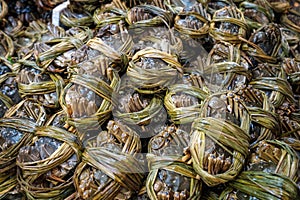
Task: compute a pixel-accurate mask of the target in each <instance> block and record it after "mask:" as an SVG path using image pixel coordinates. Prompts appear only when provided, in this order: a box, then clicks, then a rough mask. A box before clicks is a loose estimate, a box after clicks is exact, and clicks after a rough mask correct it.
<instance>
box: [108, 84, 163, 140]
mask: <svg viewBox="0 0 300 200" xmlns="http://www.w3.org/2000/svg"><path fill="white" fill-rule="evenodd" d="M123 81H124V80H122V82H121V83H120V85H122V86H121V88H120V89H119V90H118V91H116V92H115V93H114V95H113V99H114V100H115V102H114V108H113V116H114V117H115V118H116V119H118V120H120V121H122V122H123V123H124V124H126V125H128V126H129V127H131V128H132V129H133V130H135V131H136V132H137V133H138V134H139V135H140V136H141V137H142V138H145V137H146V138H148V137H150V136H153V135H154V134H155V130H156V129H157V128H159V127H161V126H162V125H164V123H165V121H166V119H167V116H166V113H165V112H164V111H165V110H164V108H163V102H162V98H161V97H160V96H156V95H154V96H153V95H143V94H140V93H138V92H137V91H135V90H134V88H132V87H130V86H129V85H127V86H124V85H125V84H126V83H124V82H123ZM123 86H124V87H123Z"/></svg>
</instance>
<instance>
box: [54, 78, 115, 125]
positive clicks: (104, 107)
mask: <svg viewBox="0 0 300 200" xmlns="http://www.w3.org/2000/svg"><path fill="white" fill-rule="evenodd" d="M69 81H70V82H69V83H68V84H67V85H66V87H65V88H64V90H63V92H62V95H61V97H60V104H61V106H62V108H63V109H64V110H65V112H66V113H68V120H67V121H68V123H69V124H70V125H72V126H74V127H78V128H79V129H80V128H84V129H83V130H85V129H86V130H89V129H93V128H97V127H99V126H100V125H101V124H103V123H104V122H105V121H106V120H107V119H108V118H109V117H110V116H111V111H112V93H113V91H114V89H116V88H117V87H118V84H119V76H118V74H117V73H113V79H112V81H111V82H110V83H107V82H105V81H104V80H103V79H101V78H100V77H97V78H96V77H94V76H91V75H86V74H83V75H80V74H73V75H72V76H71V77H70V79H69Z"/></svg>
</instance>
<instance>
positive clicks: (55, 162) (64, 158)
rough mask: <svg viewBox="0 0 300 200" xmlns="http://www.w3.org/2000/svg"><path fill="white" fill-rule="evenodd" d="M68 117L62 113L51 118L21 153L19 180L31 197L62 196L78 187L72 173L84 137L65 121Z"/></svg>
mask: <svg viewBox="0 0 300 200" xmlns="http://www.w3.org/2000/svg"><path fill="white" fill-rule="evenodd" d="M65 116H66V114H65V113H64V112H59V113H56V114H54V115H53V116H52V117H50V118H49V120H48V121H47V123H46V124H45V125H44V126H40V127H39V128H37V129H36V132H35V135H34V136H35V137H34V138H33V141H32V142H31V143H30V144H27V145H24V146H23V147H22V148H21V149H20V151H19V153H18V156H17V162H16V163H17V165H18V167H19V173H18V181H19V184H20V186H21V188H22V190H24V191H25V194H26V196H27V197H28V198H35V199H39V198H43V197H45V195H47V197H48V198H62V197H66V196H68V195H69V194H71V193H72V192H73V190H74V187H73V184H72V176H73V173H74V169H75V167H76V166H77V164H78V163H79V159H80V153H81V152H80V150H81V142H80V138H81V136H80V135H79V133H78V132H77V131H76V129H74V128H72V127H70V126H68V125H66V124H65V123H63V121H64V119H65V118H66V117H65ZM62 124H64V125H62Z"/></svg>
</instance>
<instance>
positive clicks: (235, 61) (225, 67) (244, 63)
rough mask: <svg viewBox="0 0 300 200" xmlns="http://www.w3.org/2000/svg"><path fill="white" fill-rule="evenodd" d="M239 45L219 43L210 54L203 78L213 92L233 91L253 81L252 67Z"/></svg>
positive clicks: (203, 71)
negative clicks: (238, 86)
mask: <svg viewBox="0 0 300 200" xmlns="http://www.w3.org/2000/svg"><path fill="white" fill-rule="evenodd" d="M239 47H240V46H239V45H232V44H230V43H223V42H219V43H216V44H215V45H214V46H213V48H212V50H211V51H210V52H209V54H208V58H207V61H206V63H207V64H206V65H204V68H203V69H202V73H203V78H204V80H205V82H206V84H207V86H208V88H209V89H210V90H211V91H214V92H216V91H220V90H223V89H229V90H233V89H234V88H235V87H237V85H238V84H241V83H244V84H246V83H247V82H248V81H249V80H250V79H251V73H250V70H249V69H251V68H252V65H251V63H250V61H249V58H248V57H247V56H246V55H244V53H243V51H241V50H240V48H239Z"/></svg>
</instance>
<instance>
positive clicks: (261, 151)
mask: <svg viewBox="0 0 300 200" xmlns="http://www.w3.org/2000/svg"><path fill="white" fill-rule="evenodd" d="M251 153H252V154H251V156H250V159H249V161H248V164H247V170H250V171H266V172H272V173H276V174H281V175H285V176H287V177H289V178H290V179H292V180H294V181H296V180H297V178H298V164H299V158H298V156H297V153H296V152H295V151H294V150H293V149H292V148H291V147H290V146H289V145H288V144H286V143H284V142H281V141H278V140H267V141H261V142H260V143H259V144H258V146H257V147H255V148H253V149H252V150H251Z"/></svg>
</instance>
